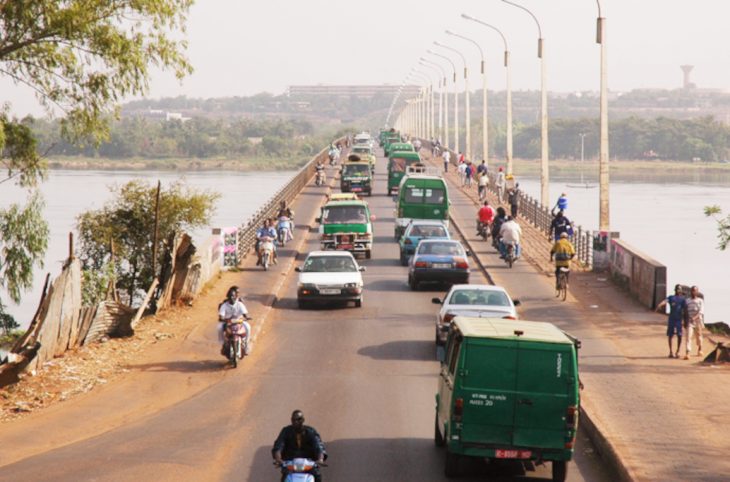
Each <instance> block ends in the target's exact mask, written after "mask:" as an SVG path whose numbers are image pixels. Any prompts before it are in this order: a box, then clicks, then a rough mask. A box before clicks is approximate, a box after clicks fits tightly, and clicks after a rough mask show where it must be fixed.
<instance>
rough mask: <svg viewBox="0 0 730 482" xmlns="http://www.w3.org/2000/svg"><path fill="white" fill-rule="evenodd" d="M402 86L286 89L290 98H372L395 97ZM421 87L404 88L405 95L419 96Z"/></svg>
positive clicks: (342, 86)
mask: <svg viewBox="0 0 730 482" xmlns="http://www.w3.org/2000/svg"><path fill="white" fill-rule="evenodd" d="M400 88H401V86H400V85H387V84H385V85H290V86H289V87H287V89H286V95H287V96H289V97H297V96H320V95H322V96H328V97H345V98H349V97H358V98H368V99H369V98H372V97H375V96H379V95H386V96H393V95H395V94H396V92H398V89H400ZM419 90H420V87H419V86H417V85H406V86H403V93H402V95H404V96H405V97H406V98H408V97H413V96H415V95H417V94H418V92H419Z"/></svg>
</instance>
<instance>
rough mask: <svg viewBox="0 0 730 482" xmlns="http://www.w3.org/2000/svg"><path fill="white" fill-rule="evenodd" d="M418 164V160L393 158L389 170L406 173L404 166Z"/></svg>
mask: <svg viewBox="0 0 730 482" xmlns="http://www.w3.org/2000/svg"><path fill="white" fill-rule="evenodd" d="M417 162H420V161H419V160H418V159H404V158H402V157H394V158H392V159H391V160H390V170H391V171H393V172H406V166H410V165H412V164H415V163H417Z"/></svg>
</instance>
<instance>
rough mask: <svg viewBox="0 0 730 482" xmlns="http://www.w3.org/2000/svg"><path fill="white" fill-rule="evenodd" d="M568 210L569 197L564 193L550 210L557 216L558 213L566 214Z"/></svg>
mask: <svg viewBox="0 0 730 482" xmlns="http://www.w3.org/2000/svg"><path fill="white" fill-rule="evenodd" d="M567 209H568V195H567V194H566V193H562V194H561V195H560V197H559V198H558V201H557V202H556V203H555V206H553V208H552V209H551V210H550V212H551V213H552V214H553V216H555V213H556V212H557V211H563V212H565V211H566V210H567Z"/></svg>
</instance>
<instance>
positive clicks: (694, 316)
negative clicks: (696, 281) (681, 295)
mask: <svg viewBox="0 0 730 482" xmlns="http://www.w3.org/2000/svg"><path fill="white" fill-rule="evenodd" d="M704 327H705V300H704V298H703V297H702V294H701V293H700V290H699V288H697V287H696V286H693V287H692V288H691V289H690V292H689V299H688V300H687V323H686V325H685V328H687V347H686V348H687V351H686V352H685V355H684V359H685V360H689V356H690V353H691V352H692V342H693V341H694V342H696V343H697V356H702V355H703V353H702V330H703V328H704Z"/></svg>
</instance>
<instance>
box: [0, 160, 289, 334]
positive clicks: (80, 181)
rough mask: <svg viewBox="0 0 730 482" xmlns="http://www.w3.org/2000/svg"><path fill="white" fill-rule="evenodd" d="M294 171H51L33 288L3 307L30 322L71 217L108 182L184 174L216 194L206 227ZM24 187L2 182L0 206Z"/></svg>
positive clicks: (71, 227)
mask: <svg viewBox="0 0 730 482" xmlns="http://www.w3.org/2000/svg"><path fill="white" fill-rule="evenodd" d="M294 173H295V171H272V172H218V171H195V172H188V173H186V174H185V175H181V174H180V173H175V172H171V171H77V170H50V171H49V172H48V179H47V180H46V181H45V182H44V183H43V184H42V185H41V191H42V193H43V196H44V198H45V203H46V207H45V218H46V219H47V220H48V224H49V228H50V239H49V240H48V251H47V253H46V256H45V263H44V264H45V266H44V267H43V268H36V269H35V270H34V288H33V289H32V290H29V291H28V292H26V293H25V294H24V295H23V300H22V302H21V303H20V305H15V304H13V303H12V302H11V301H9V300H8V298H7V295H6V294H4V295H3V296H2V298H1V299H2V300H3V302H4V303H6V304H7V305H8V306H7V308H6V311H7V312H8V313H10V314H11V315H13V316H14V317H15V319H16V320H17V321H18V323H20V324H21V325H22V326H23V327H26V326H27V325H28V323H30V320H31V317H32V316H33V314H34V313H35V310H36V308H37V307H38V301H39V299H40V295H41V291H42V288H43V286H42V284H43V280H44V277H45V274H46V273H48V272H50V273H51V277H53V276H56V275H58V274H59V273H60V270H61V264H62V263H63V261H64V260H65V259H66V257H67V256H68V233H69V232H75V226H76V217H77V216H78V215H79V214H80V213H82V212H84V211H87V210H90V209H98V208H100V207H102V206H103V205H104V203H105V202H107V201H108V200H110V199H111V197H112V193H111V192H110V189H109V188H110V186H114V185H122V184H124V183H126V182H127V181H130V180H132V179H138V178H139V179H144V180H147V181H149V182H150V183H155V184H156V183H157V180H158V179H159V180H160V181H162V184H163V186H165V185H168V184H170V183H172V182H175V181H177V180H179V179H184V180H185V182H186V184H187V185H188V186H191V187H194V188H196V189H205V190H209V191H215V192H218V193H220V194H221V198H220V199H219V200H218V202H217V204H216V211H215V213H214V215H213V216H212V219H211V226H213V227H224V226H238V225H240V224H241V223H242V222H243V221H245V220H247V219H248V218H249V217H250V216H251V214H253V213H254V212H255V211H256V210H257V209H258V208H259V206H261V204H263V203H264V202H265V201H267V200H268V199H269V198H270V197H271V196H272V195H273V194H274V193H275V192H276V191H277V190H278V189H279V188H280V187H281V186H283V185H284V184H285V183H286V182H287V181H288V180H289V179H290V178H291V177H292V176H293V175H294ZM24 197H25V191H22V190H20V189H18V188H17V187H15V186H9V185H3V186H2V189H0V206H1V207H6V206H8V204H10V203H11V202H18V201H21V200H22V199H23V198H24ZM209 233H210V228H205V229H200V230H197V231H196V232H193V233H191V234H192V236H193V237H194V239H196V240H197V241H202V240H204V239H206V237H207V236H208V235H209Z"/></svg>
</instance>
